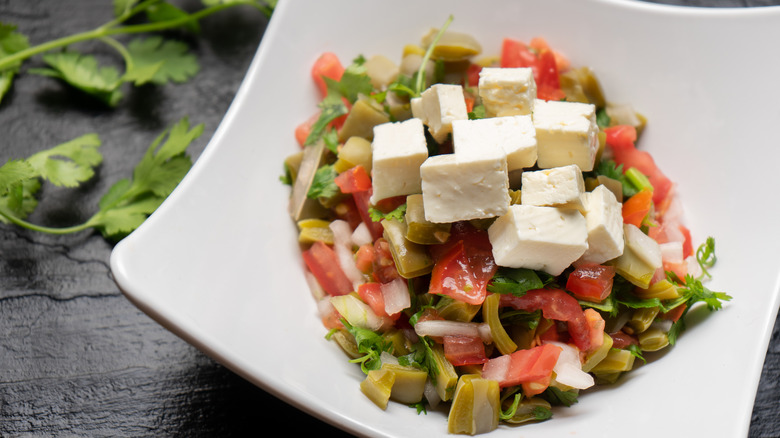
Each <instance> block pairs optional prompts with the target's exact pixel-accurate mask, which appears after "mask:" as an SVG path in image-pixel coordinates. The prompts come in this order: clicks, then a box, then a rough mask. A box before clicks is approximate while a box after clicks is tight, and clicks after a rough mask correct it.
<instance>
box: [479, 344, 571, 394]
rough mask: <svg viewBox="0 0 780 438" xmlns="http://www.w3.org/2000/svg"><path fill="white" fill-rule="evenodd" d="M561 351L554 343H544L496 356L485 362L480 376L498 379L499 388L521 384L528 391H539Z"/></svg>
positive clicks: (546, 382)
mask: <svg viewBox="0 0 780 438" xmlns="http://www.w3.org/2000/svg"><path fill="white" fill-rule="evenodd" d="M561 351H562V350H561V347H559V346H557V345H553V344H544V345H539V346H537V347H534V348H529V349H527V350H518V351H515V352H514V353H511V354H506V355H503V356H498V357H496V358H493V359H490V360H489V361H487V362H486V363H485V365H484V366H483V368H482V377H483V378H485V379H492V380H496V381H498V386H499V387H501V388H506V387H508V386H516V385H521V384H522V385H524V389H525V386H528V387H529V390H531V392H533V394H531V395H534V394H539V393H541V392H542V391H544V389H545V388H546V387H547V385H549V383H550V378H551V377H552V371H553V367H555V363H556V362H557V361H558V357H559V356H560V354H561ZM528 384H530V385H528ZM539 387H541V390H539V389H540V388H539ZM537 391H538V392H537ZM527 395H528V394H527Z"/></svg>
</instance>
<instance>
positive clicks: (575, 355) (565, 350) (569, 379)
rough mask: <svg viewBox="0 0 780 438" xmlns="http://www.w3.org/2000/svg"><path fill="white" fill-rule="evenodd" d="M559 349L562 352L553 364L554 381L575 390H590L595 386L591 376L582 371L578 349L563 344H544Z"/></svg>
mask: <svg viewBox="0 0 780 438" xmlns="http://www.w3.org/2000/svg"><path fill="white" fill-rule="evenodd" d="M546 344H552V345H555V346H558V347H561V349H562V351H561V354H560V356H558V361H557V362H555V366H554V367H553V371H554V372H555V380H556V381H558V383H561V384H563V385H566V386H571V387H572V388H577V389H586V388H590V387H591V386H593V385H594V384H595V382H594V380H593V376H591V375H590V374H588V373H586V372H585V371H582V363H581V362H580V352H579V349H578V348H576V347H573V346H571V345H569V344H564V343H563V342H546Z"/></svg>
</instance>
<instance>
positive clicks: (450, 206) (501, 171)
mask: <svg viewBox="0 0 780 438" xmlns="http://www.w3.org/2000/svg"><path fill="white" fill-rule="evenodd" d="M420 175H421V177H422V195H423V208H424V210H425V219H427V220H428V221H430V222H435V223H446V222H456V221H462V220H470V219H482V218H489V217H495V216H499V215H502V214H504V213H505V212H506V209H507V208H508V207H509V177H508V176H507V175H508V174H507V170H506V154H504V153H503V151H502V150H500V149H498V148H490V147H486V148H485V149H484V150H482V151H479V152H477V151H459V152H458V153H454V154H444V155H436V156H433V157H430V158H428V159H427V160H425V162H424V163H423V165H422V167H420Z"/></svg>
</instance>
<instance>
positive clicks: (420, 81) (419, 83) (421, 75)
mask: <svg viewBox="0 0 780 438" xmlns="http://www.w3.org/2000/svg"><path fill="white" fill-rule="evenodd" d="M452 20H453V17H452V15H450V16H449V17H447V20H446V21H445V22H444V25H443V26H442V27H441V29H439V31H438V32H437V33H436V36H435V37H434V38H433V41H431V45H430V46H428V49H427V50H426V51H425V55H423V58H422V62H421V63H420V69H419V70H418V71H417V77H416V78H415V83H414V96H413V97H416V96H419V95H420V94H421V93H422V92H423V91H424V90H425V88H426V84H425V66H426V65H427V64H428V60H429V59H431V55H432V54H433V49H435V48H436V44H438V43H439V40H440V39H441V36H442V35H444V32H446V31H447V28H448V27H450V23H452Z"/></svg>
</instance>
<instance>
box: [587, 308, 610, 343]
mask: <svg viewBox="0 0 780 438" xmlns="http://www.w3.org/2000/svg"><path fill="white" fill-rule="evenodd" d="M584 313H585V319H586V320H587V321H588V327H589V328H590V347H591V349H592V350H595V349H597V348H599V347H601V345H602V344H603V343H604V327H606V325H607V323H606V322H605V321H604V318H602V317H601V314H600V313H599V312H597V311H595V310H594V309H590V308H588V309H585V310H584Z"/></svg>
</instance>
